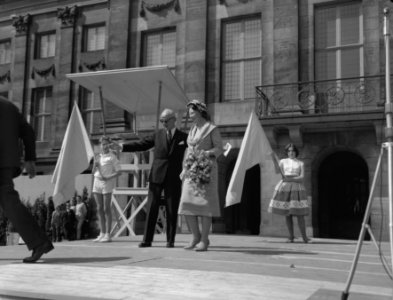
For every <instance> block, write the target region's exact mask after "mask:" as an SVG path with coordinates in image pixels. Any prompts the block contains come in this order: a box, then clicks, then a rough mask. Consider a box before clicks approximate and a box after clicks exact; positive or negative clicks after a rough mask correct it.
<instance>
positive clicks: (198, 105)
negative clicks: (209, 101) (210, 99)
mask: <svg viewBox="0 0 393 300" xmlns="http://www.w3.org/2000/svg"><path fill="white" fill-rule="evenodd" d="M190 106H194V107H195V108H196V109H197V110H198V111H199V112H200V113H202V112H205V113H207V106H206V104H205V103H203V102H201V101H199V100H197V99H193V100H191V101H190V102H188V104H187V107H190Z"/></svg>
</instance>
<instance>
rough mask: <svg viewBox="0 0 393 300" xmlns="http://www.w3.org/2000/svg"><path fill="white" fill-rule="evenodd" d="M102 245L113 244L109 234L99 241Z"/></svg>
mask: <svg viewBox="0 0 393 300" xmlns="http://www.w3.org/2000/svg"><path fill="white" fill-rule="evenodd" d="M99 242H100V243H109V242H112V239H111V236H110V235H109V233H105V235H104V237H103V238H101V239H100V240H99Z"/></svg>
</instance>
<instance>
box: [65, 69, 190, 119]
mask: <svg viewBox="0 0 393 300" xmlns="http://www.w3.org/2000/svg"><path fill="white" fill-rule="evenodd" d="M66 76H67V78H69V79H71V80H72V81H74V82H75V83H77V84H80V85H81V86H83V87H85V88H87V89H88V90H90V91H92V92H93V93H95V94H96V95H99V93H100V88H101V90H102V96H103V98H104V99H106V100H108V101H110V102H112V103H114V104H115V105H117V106H119V107H120V108H122V109H124V110H127V111H129V112H131V113H137V114H155V113H157V111H159V110H162V109H163V108H170V109H173V110H175V111H176V110H185V109H186V104H187V102H188V99H187V97H186V95H185V94H184V91H183V90H182V88H181V87H180V86H179V84H178V82H177V81H176V78H175V77H174V76H173V74H172V72H171V71H170V70H169V68H168V67H167V66H153V67H143V68H130V69H117V70H108V71H96V72H85V73H72V74H67V75H66ZM160 85H161V87H160Z"/></svg>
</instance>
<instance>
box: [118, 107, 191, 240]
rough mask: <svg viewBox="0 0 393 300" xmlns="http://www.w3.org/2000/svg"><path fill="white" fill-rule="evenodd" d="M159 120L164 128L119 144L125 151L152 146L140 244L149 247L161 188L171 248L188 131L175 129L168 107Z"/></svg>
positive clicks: (171, 113) (172, 114) (171, 111)
mask: <svg viewBox="0 0 393 300" xmlns="http://www.w3.org/2000/svg"><path fill="white" fill-rule="evenodd" d="M160 122H161V123H162V125H163V126H164V128H162V129H159V130H157V131H156V132H155V133H154V134H153V135H151V136H148V137H146V138H144V139H142V140H140V141H135V142H129V143H124V144H123V145H122V146H123V151H126V152H134V151H146V150H148V149H150V148H153V147H154V160H153V163H152V167H151V170H150V175H149V193H148V199H149V201H148V202H149V204H150V208H149V210H148V215H147V219H146V224H145V232H144V236H143V242H142V243H140V244H139V247H151V243H152V241H153V236H154V230H155V227H156V223H157V216H158V210H159V207H160V199H161V194H162V191H164V199H165V210H166V238H167V244H166V247H167V248H173V247H174V245H175V235H176V225H177V210H178V208H179V201H180V194H181V180H180V177H179V175H180V173H181V171H182V163H183V155H184V150H185V149H186V147H187V134H186V133H184V132H182V131H180V130H178V129H176V127H175V123H176V115H175V113H174V112H173V110H171V109H164V110H163V111H162V113H161V115H160Z"/></svg>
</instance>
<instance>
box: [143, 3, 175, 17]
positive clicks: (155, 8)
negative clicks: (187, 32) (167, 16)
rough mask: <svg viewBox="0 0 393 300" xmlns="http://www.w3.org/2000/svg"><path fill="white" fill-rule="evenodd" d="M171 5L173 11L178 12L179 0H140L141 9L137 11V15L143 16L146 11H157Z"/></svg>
mask: <svg viewBox="0 0 393 300" xmlns="http://www.w3.org/2000/svg"><path fill="white" fill-rule="evenodd" d="M171 7H173V8H174V10H175V12H177V13H179V12H180V5H179V0H170V1H168V2H166V3H165V2H164V3H160V4H148V3H147V0H142V3H141V10H140V11H139V16H140V17H142V18H144V17H146V11H145V9H147V10H148V11H150V12H152V13H158V12H160V11H162V10H166V9H169V8H171Z"/></svg>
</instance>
